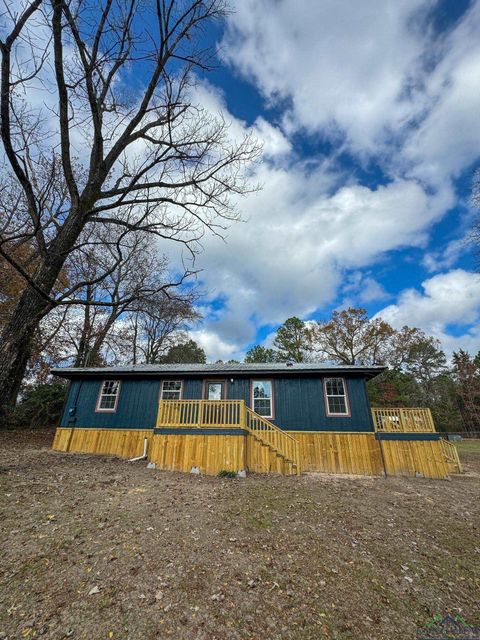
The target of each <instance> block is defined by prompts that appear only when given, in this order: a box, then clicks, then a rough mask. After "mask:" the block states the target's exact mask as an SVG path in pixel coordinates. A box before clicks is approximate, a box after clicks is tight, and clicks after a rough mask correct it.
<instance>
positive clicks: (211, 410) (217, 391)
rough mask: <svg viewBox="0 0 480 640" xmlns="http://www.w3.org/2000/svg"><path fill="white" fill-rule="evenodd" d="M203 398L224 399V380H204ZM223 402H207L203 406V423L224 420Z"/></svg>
mask: <svg viewBox="0 0 480 640" xmlns="http://www.w3.org/2000/svg"><path fill="white" fill-rule="evenodd" d="M205 400H214V401H219V400H225V380H207V381H206V382H205ZM224 413H225V407H224V406H223V402H218V404H217V402H213V403H212V402H207V403H206V404H205V405H204V407H203V424H205V425H217V424H223V422H224V421H225V416H224Z"/></svg>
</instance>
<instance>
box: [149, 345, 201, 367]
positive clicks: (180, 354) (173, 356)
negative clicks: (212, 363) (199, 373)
mask: <svg viewBox="0 0 480 640" xmlns="http://www.w3.org/2000/svg"><path fill="white" fill-rule="evenodd" d="M158 361H159V362H160V363H161V364H181V363H185V364H191V363H199V364H205V362H206V361H207V356H206V354H205V351H204V350H203V349H202V347H200V346H199V345H198V344H197V343H196V342H195V340H189V341H188V342H185V343H183V344H176V345H174V346H173V347H170V349H169V350H168V352H167V353H166V355H164V356H161V357H160V358H159V360H158Z"/></svg>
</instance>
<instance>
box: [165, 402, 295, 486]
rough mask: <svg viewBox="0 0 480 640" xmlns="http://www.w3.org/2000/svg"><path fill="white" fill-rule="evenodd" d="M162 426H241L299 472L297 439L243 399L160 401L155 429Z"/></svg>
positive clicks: (201, 427) (226, 427) (229, 427)
mask: <svg viewBox="0 0 480 640" xmlns="http://www.w3.org/2000/svg"><path fill="white" fill-rule="evenodd" d="M162 428H169V429H175V428H183V429H185V428H190V429H232V428H233V429H235V428H237V429H242V430H244V431H246V432H248V433H249V434H250V435H251V436H253V438H255V439H256V440H257V441H258V442H259V443H261V445H263V446H266V447H268V448H269V449H271V451H272V452H273V453H274V454H275V455H277V456H279V457H280V458H283V462H285V463H286V464H287V465H291V466H292V467H293V469H294V470H295V472H296V473H297V474H299V473H300V471H301V469H300V450H299V445H298V440H297V439H296V438H294V437H293V436H292V435H290V434H289V433H287V432H286V431H282V429H279V428H278V427H277V426H276V425H274V424H273V422H270V421H269V420H267V419H266V418H264V417H262V416H261V415H259V414H258V413H255V412H254V411H252V409H250V408H249V407H247V405H246V404H245V402H244V400H161V401H160V402H159V405H158V416H157V429H162ZM199 433H200V432H199Z"/></svg>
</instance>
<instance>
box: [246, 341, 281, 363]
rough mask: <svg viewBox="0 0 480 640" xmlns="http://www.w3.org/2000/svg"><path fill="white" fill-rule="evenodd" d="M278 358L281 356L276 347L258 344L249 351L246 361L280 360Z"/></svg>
mask: <svg viewBox="0 0 480 640" xmlns="http://www.w3.org/2000/svg"><path fill="white" fill-rule="evenodd" d="M278 359H279V356H278V353H277V352H276V351H275V349H269V348H268V347H262V346H261V345H259V344H257V345H255V346H254V347H252V348H251V349H249V350H248V351H247V353H246V354H245V360H244V362H251V363H255V362H278Z"/></svg>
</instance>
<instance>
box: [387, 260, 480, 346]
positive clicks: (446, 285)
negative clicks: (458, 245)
mask: <svg viewBox="0 0 480 640" xmlns="http://www.w3.org/2000/svg"><path fill="white" fill-rule="evenodd" d="M422 289H423V291H422V292H420V291H418V290H416V289H406V290H405V291H403V292H402V293H401V294H400V295H399V297H398V300H397V303H396V304H392V305H389V306H388V307H385V308H384V309H382V310H381V311H379V312H378V313H377V314H376V317H381V318H383V319H384V320H386V321H387V322H389V323H390V324H391V325H392V326H394V327H396V328H400V327H402V326H403V325H409V326H412V327H419V328H420V329H423V330H424V331H426V332H427V333H429V334H431V335H433V336H435V337H437V338H438V339H439V340H440V341H441V342H442V344H443V346H444V348H445V349H446V350H447V352H449V353H451V351H453V350H454V349H458V348H466V349H469V350H471V351H474V352H476V351H478V350H479V349H480V327H479V326H478V321H479V317H480V275H479V274H477V273H472V272H470V271H464V270H463V269H454V270H452V271H448V272H446V273H439V274H437V275H435V276H433V277H432V278H429V279H428V280H425V281H424V282H422ZM450 326H456V327H460V328H462V327H463V329H464V332H463V334H460V335H458V332H457V335H452V333H451V332H449V327H450Z"/></svg>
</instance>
